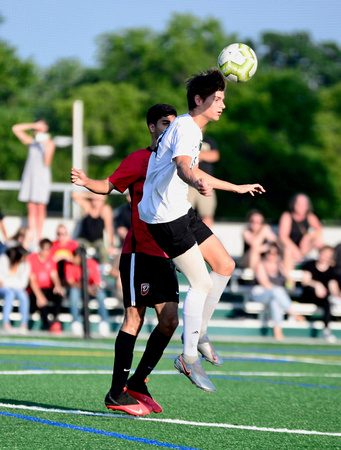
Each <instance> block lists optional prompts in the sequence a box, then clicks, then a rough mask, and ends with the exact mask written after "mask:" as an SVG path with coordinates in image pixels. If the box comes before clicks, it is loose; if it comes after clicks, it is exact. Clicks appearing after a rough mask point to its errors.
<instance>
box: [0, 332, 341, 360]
mask: <svg viewBox="0 0 341 450" xmlns="http://www.w3.org/2000/svg"><path fill="white" fill-rule="evenodd" d="M212 341H214V336H213V337H212ZM113 343H114V339H113ZM113 343H111V344H105V343H88V342H87V343H84V342H72V341H46V342H45V341H31V342H30V341H23V340H17V341H12V340H10V339H7V338H0V345H4V346H12V347H38V348H40V347H57V348H64V347H67V348H72V347H74V348H92V349H110V350H113V349H114V345H113ZM175 347H176V348H178V345H176V344H175V343H174V344H173V343H172V344H170V345H169V346H168V349H172V348H175ZM141 348H142V347H141ZM136 349H138V350H140V348H139V345H137V346H136ZM215 349H216V350H217V351H221V352H238V353H273V354H278V355H285V354H289V355H326V356H341V348H338V349H335V348H333V349H331V348H325V349H316V348H314V346H312V347H311V348H291V346H289V347H284V346H278V347H276V346H273V347H244V346H240V347H239V346H238V347H237V346H234V345H233V346H223V345H219V344H218V345H215Z"/></svg>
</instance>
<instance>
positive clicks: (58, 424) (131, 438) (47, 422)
mask: <svg viewBox="0 0 341 450" xmlns="http://www.w3.org/2000/svg"><path fill="white" fill-rule="evenodd" d="M0 415H2V416H7V417H13V418H16V419H22V420H29V421H31V422H37V423H42V424H44V425H52V426H54V427H60V428H69V429H71V430H77V431H85V432H86V433H94V434H101V435H103V436H109V437H114V438H117V439H124V440H125V441H134V442H140V443H142V444H149V445H155V446H158V447H165V448H173V449H178V450H199V449H197V448H194V447H183V446H181V445H173V444H169V443H167V442H160V441H156V440H154V439H144V438H138V437H134V436H128V435H126V434H121V433H114V432H112V431H104V430H98V429H97V428H88V427H79V426H76V425H70V424H67V423H62V422H53V421H51V420H47V419H39V418H37V417H32V416H24V415H22V414H12V413H8V412H5V411H0Z"/></svg>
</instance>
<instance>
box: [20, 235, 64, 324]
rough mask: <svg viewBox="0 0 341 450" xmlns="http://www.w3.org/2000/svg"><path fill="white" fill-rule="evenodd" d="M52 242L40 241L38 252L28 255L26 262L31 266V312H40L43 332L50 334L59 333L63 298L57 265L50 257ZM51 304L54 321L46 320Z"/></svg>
mask: <svg viewBox="0 0 341 450" xmlns="http://www.w3.org/2000/svg"><path fill="white" fill-rule="evenodd" d="M51 247H52V242H51V241H50V240H49V239H42V240H41V241H40V243H39V252H38V253H31V254H30V255H28V258H27V259H28V262H29V263H30V266H31V273H30V290H29V291H30V302H31V312H34V311H36V310H37V309H38V310H39V311H40V315H41V319H42V322H43V330H50V331H51V332H55V333H58V332H61V329H62V327H61V323H60V322H58V320H57V318H58V314H59V312H60V307H61V303H62V297H64V296H65V290H64V288H63V287H62V284H61V281H60V278H59V275H58V267H57V263H56V262H55V261H53V259H52V258H51V256H50V250H51ZM49 301H50V302H52V304H53V309H52V311H53V316H54V321H53V322H50V321H49V319H48V302H49Z"/></svg>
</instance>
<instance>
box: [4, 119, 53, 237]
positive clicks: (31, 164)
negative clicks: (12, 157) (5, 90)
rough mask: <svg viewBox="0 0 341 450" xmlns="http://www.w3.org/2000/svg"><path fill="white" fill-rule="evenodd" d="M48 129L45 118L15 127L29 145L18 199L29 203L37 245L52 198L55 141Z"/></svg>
mask: <svg viewBox="0 0 341 450" xmlns="http://www.w3.org/2000/svg"><path fill="white" fill-rule="evenodd" d="M28 130H32V131H33V135H34V136H31V135H30V134H29V133H27V131H28ZM48 130H49V127H48V125H47V123H46V122H45V120H42V119H40V120H37V121H35V122H34V123H21V124H17V125H13V127H12V131H13V133H14V134H15V135H16V137H17V138H18V139H19V140H20V141H21V142H22V143H23V144H25V145H27V146H28V156H27V159H26V163H25V167H24V172H23V175H22V178H21V187H20V191H19V196H18V200H19V201H21V202H25V203H26V204H27V211H28V229H29V240H30V242H33V244H34V245H35V243H37V242H39V241H40V239H41V234H42V231H43V226H44V221H45V217H46V205H47V204H48V202H49V200H50V185H51V178H52V177H51V163H52V159H53V155H54V151H55V145H54V142H53V140H52V139H51V137H50V135H49V134H48Z"/></svg>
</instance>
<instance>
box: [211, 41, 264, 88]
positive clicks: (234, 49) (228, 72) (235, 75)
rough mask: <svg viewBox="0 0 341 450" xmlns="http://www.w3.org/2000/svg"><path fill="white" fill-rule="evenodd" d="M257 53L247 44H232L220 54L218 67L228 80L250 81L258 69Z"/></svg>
mask: <svg viewBox="0 0 341 450" xmlns="http://www.w3.org/2000/svg"><path fill="white" fill-rule="evenodd" d="M257 65H258V61H257V56H256V53H255V52H254V51H253V50H252V48H251V47H249V46H248V45H246V44H238V43H236V44H231V45H228V46H227V47H225V48H224V49H223V50H222V51H221V52H220V55H219V56H218V67H219V69H220V71H221V72H222V74H223V75H224V76H225V77H226V79H227V80H228V81H233V82H235V83H237V82H241V81H248V80H249V79H250V78H251V77H253V75H254V74H255V73H256V70H257Z"/></svg>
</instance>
